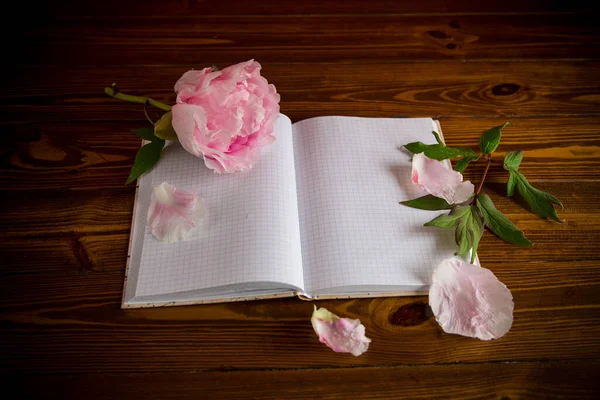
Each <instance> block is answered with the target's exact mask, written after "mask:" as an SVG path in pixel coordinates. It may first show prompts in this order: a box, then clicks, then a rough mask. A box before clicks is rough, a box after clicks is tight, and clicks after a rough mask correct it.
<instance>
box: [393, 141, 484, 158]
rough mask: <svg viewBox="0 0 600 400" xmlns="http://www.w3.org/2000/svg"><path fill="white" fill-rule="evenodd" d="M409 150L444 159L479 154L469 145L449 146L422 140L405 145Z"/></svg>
mask: <svg viewBox="0 0 600 400" xmlns="http://www.w3.org/2000/svg"><path fill="white" fill-rule="evenodd" d="M404 147H406V148H407V149H408V150H409V151H411V152H412V153H414V154H419V153H425V155H426V156H427V157H429V158H431V159H434V160H438V161H442V160H446V159H448V158H454V157H460V156H463V157H474V158H477V157H478V154H477V153H475V152H474V151H473V150H472V149H469V148H467V147H456V148H454V147H447V146H445V145H443V144H439V143H438V144H424V143H421V142H413V143H408V144H406V145H404Z"/></svg>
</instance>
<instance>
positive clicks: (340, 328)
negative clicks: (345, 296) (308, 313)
mask: <svg viewBox="0 0 600 400" xmlns="http://www.w3.org/2000/svg"><path fill="white" fill-rule="evenodd" d="M310 322H311V323H312V326H313V329H314V330H315V332H316V333H317V335H318V336H319V341H320V342H321V343H325V344H326V345H327V347H329V348H330V349H332V350H333V351H335V352H338V353H351V354H353V355H354V356H357V357H358V356H360V355H361V354H362V353H364V352H365V351H367V349H368V348H369V343H371V339H369V338H368V337H366V336H365V327H364V325H362V324H361V323H360V320H358V319H349V318H340V317H338V316H337V315H335V314H333V313H331V312H329V311H328V310H327V309H325V308H319V309H318V310H317V307H316V306H315V309H314V311H313V315H312V318H311V319H310Z"/></svg>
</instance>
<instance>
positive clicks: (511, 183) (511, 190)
mask: <svg viewBox="0 0 600 400" xmlns="http://www.w3.org/2000/svg"><path fill="white" fill-rule="evenodd" d="M516 187H517V178H515V175H514V174H513V173H511V172H509V174H508V182H506V197H512V196H513V194H515V188H516Z"/></svg>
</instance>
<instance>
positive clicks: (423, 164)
mask: <svg viewBox="0 0 600 400" xmlns="http://www.w3.org/2000/svg"><path fill="white" fill-rule="evenodd" d="M412 181H413V183H415V184H417V185H419V186H420V187H421V188H423V189H424V190H425V191H427V193H429V194H432V195H434V196H436V197H440V198H442V199H445V200H446V201H447V202H448V203H450V204H458V203H463V202H465V201H467V200H468V199H469V197H471V195H472V194H473V192H474V191H475V186H474V185H473V184H472V183H471V182H469V181H466V182H463V176H462V174H461V173H460V172H456V171H453V170H451V169H449V168H447V167H446V166H445V165H444V164H443V163H441V162H439V161H437V160H432V159H431V158H429V157H427V156H425V154H423V153H419V154H415V155H414V156H413V161H412Z"/></svg>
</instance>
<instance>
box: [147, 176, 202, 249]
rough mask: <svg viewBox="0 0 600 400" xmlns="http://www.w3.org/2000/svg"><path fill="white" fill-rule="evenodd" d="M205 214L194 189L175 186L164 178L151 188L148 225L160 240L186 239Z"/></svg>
mask: <svg viewBox="0 0 600 400" xmlns="http://www.w3.org/2000/svg"><path fill="white" fill-rule="evenodd" d="M205 215H206V209H205V207H204V202H203V201H202V199H201V198H200V197H198V195H197V194H196V193H193V192H186V191H183V190H179V189H176V188H175V187H173V186H171V185H169V184H168V183H167V182H163V183H162V184H161V185H159V186H155V187H154V188H153V190H152V197H151V199H150V208H149V210H148V227H149V228H150V232H152V235H154V237H155V238H157V239H159V240H162V241H165V242H177V241H180V240H183V239H185V238H186V237H187V235H188V234H189V232H190V231H191V230H192V229H193V228H195V227H196V226H198V224H199V223H200V222H201V220H202V219H203V218H204V216H205Z"/></svg>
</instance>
